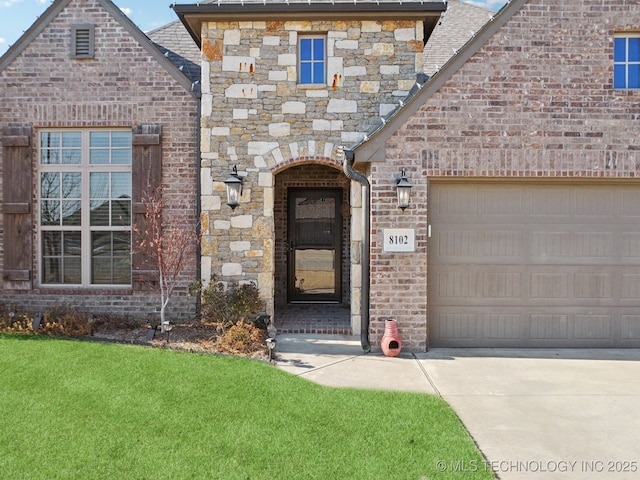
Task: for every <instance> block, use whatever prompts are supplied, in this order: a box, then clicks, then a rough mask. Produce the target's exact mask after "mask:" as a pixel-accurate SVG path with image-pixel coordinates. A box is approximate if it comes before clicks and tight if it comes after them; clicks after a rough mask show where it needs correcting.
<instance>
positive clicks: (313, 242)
mask: <svg viewBox="0 0 640 480" xmlns="http://www.w3.org/2000/svg"><path fill="white" fill-rule="evenodd" d="M349 188H350V180H349V179H347V178H346V177H345V176H344V174H343V173H342V171H341V170H339V169H338V168H336V167H333V166H330V165H326V164H321V163H309V162H305V163H304V164H297V165H295V164H294V165H293V166H290V167H288V168H286V169H284V170H281V171H280V172H278V173H277V174H276V175H275V191H274V222H275V240H276V241H275V246H274V250H275V269H274V307H275V312H274V313H275V315H274V320H275V324H276V328H277V329H278V332H281V333H319V334H325V333H326V334H329V333H341V334H351V333H352V331H351V318H350V291H351V279H350V270H351V268H350V241H349V235H350V229H351V218H350V205H349V193H350V192H349Z"/></svg>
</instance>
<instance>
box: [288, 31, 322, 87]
mask: <svg viewBox="0 0 640 480" xmlns="http://www.w3.org/2000/svg"><path fill="white" fill-rule="evenodd" d="M316 39H320V40H322V41H323V42H324V58H323V59H322V65H323V66H324V78H323V81H322V82H316V83H314V82H311V83H304V82H303V81H302V68H301V64H302V58H301V57H302V48H301V43H302V40H316ZM328 46H329V41H328V37H327V35H326V34H322V33H315V34H299V35H298V53H297V54H296V60H297V68H298V85H301V86H309V87H318V86H326V85H327V78H328V75H329V72H328V70H329V68H328V65H327V62H328V58H329V55H328V52H327V50H328ZM311 50H312V51H313V48H312V49H311ZM305 62H306V60H305ZM313 62H319V60H316V59H313V60H312V64H313ZM312 76H313V70H312Z"/></svg>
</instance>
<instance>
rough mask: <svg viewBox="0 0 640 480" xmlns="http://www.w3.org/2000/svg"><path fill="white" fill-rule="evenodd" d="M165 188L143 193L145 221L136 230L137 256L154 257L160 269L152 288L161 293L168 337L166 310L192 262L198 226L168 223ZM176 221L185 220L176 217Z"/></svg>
mask: <svg viewBox="0 0 640 480" xmlns="http://www.w3.org/2000/svg"><path fill="white" fill-rule="evenodd" d="M163 193H164V190H163V187H162V186H160V187H158V188H157V189H155V190H153V189H150V190H148V191H146V192H144V193H143V195H142V204H143V205H144V221H143V222H140V223H138V224H136V225H135V226H134V227H133V229H134V233H135V234H136V237H137V239H138V240H137V241H136V242H135V246H134V253H143V254H144V255H147V256H149V257H151V260H152V263H154V264H155V265H156V267H157V278H155V279H154V282H153V283H152V286H153V287H154V288H155V289H157V290H159V293H160V326H161V332H162V333H165V332H166V331H167V327H168V326H169V325H170V323H169V320H167V318H166V309H167V305H168V304H169V301H170V300H171V297H172V296H173V293H174V291H175V289H176V287H177V286H178V284H179V282H180V274H181V272H182V270H183V269H184V267H185V266H186V265H187V263H188V262H189V252H190V251H194V250H193V249H194V248H195V246H196V244H197V243H198V242H199V240H200V237H199V231H198V230H199V229H198V224H197V223H195V224H191V225H189V224H188V223H186V224H185V223H181V224H178V223H176V222H175V221H172V222H169V221H168V218H167V217H169V215H167V209H166V200H165V197H164V195H163ZM175 218H183V219H184V216H180V215H176V216H175Z"/></svg>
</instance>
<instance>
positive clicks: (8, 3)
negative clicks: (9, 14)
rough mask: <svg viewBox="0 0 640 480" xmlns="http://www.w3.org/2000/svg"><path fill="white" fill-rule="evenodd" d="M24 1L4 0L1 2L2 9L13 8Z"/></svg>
mask: <svg viewBox="0 0 640 480" xmlns="http://www.w3.org/2000/svg"><path fill="white" fill-rule="evenodd" d="M20 2H22V0H2V1H1V2H0V7H12V6H13V5H15V4H16V3H20Z"/></svg>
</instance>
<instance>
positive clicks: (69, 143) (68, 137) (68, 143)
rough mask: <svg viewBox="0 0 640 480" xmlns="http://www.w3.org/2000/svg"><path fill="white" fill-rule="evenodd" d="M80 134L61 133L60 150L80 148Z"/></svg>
mask: <svg viewBox="0 0 640 480" xmlns="http://www.w3.org/2000/svg"><path fill="white" fill-rule="evenodd" d="M81 147H82V133H81V132H62V148H81Z"/></svg>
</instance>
